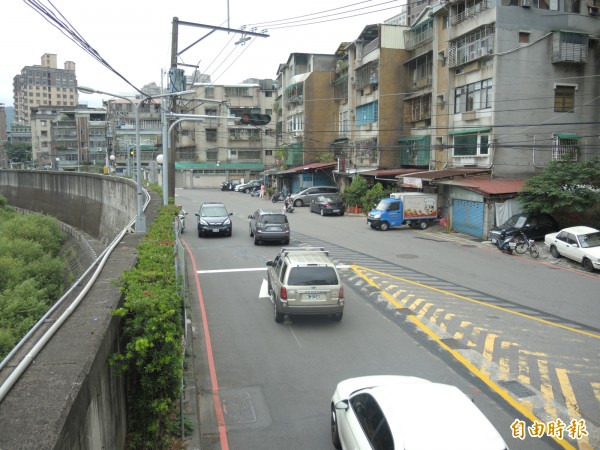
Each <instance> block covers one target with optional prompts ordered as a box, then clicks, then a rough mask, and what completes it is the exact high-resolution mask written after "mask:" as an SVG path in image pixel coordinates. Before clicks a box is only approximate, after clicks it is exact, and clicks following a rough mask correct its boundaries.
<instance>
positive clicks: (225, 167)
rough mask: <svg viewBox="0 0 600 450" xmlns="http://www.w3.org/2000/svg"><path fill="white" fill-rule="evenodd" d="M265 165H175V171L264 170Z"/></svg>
mask: <svg viewBox="0 0 600 450" xmlns="http://www.w3.org/2000/svg"><path fill="white" fill-rule="evenodd" d="M264 168H265V165H264V164H254V163H239V164H223V163H221V164H217V163H175V170H181V169H188V170H233V169H235V170H255V171H256V170H259V171H262V170H264Z"/></svg>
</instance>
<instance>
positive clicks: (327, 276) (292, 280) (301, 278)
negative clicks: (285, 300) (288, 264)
mask: <svg viewBox="0 0 600 450" xmlns="http://www.w3.org/2000/svg"><path fill="white" fill-rule="evenodd" d="M288 284H289V285H292V286H308V285H336V284H339V283H338V277H337V274H336V272H335V269H334V268H333V267H327V266H307V267H292V269H291V270H290V275H289V277H288Z"/></svg>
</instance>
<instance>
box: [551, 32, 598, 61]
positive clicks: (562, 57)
mask: <svg viewBox="0 0 600 450" xmlns="http://www.w3.org/2000/svg"><path fill="white" fill-rule="evenodd" d="M588 46H589V35H588V34H584V33H579V32H569V31H554V32H552V63H582V64H584V63H586V62H587V55H588Z"/></svg>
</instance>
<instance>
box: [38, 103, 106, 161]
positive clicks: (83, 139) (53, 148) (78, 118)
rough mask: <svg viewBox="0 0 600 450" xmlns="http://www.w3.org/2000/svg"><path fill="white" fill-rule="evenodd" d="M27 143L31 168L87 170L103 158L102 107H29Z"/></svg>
mask: <svg viewBox="0 0 600 450" xmlns="http://www.w3.org/2000/svg"><path fill="white" fill-rule="evenodd" d="M30 122H31V125H30V126H31V143H32V158H33V161H32V163H33V167H34V168H46V169H55V170H58V169H60V170H78V171H79V170H90V168H91V167H93V166H100V167H102V166H104V165H105V164H106V159H107V146H108V143H107V139H106V128H107V121H106V110H105V109H104V108H88V107H86V106H84V105H79V106H77V107H52V106H49V105H44V106H40V107H34V108H31V119H30Z"/></svg>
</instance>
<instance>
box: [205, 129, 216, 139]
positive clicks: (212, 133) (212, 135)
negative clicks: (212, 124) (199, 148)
mask: <svg viewBox="0 0 600 450" xmlns="http://www.w3.org/2000/svg"><path fill="white" fill-rule="evenodd" d="M206 141H207V142H217V129H216V128H207V129H206Z"/></svg>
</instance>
